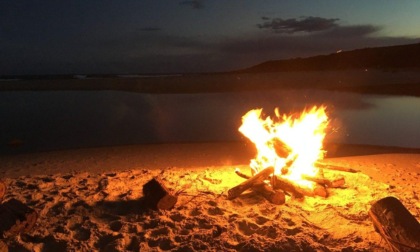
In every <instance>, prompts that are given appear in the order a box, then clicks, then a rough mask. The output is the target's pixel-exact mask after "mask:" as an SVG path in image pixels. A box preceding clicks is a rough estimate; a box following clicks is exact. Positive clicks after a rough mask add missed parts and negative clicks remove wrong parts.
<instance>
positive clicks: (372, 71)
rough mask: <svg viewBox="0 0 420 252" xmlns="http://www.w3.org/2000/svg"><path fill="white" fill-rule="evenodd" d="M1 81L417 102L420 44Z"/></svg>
mask: <svg viewBox="0 0 420 252" xmlns="http://www.w3.org/2000/svg"><path fill="white" fill-rule="evenodd" d="M0 80H1V81H0V91H7V90H9V91H10V90H13V91H17V90H26V91H28V90H31V91H43V90H83V91H86V90H92V91H96V90H123V91H130V92H140V93H160V94H161V93H171V94H173V93H212V92H213V93H215V92H238V91H253V90H267V89H308V88H311V89H323V90H333V91H342V92H356V93H364V94H387V95H409V96H416V97H419V96H420V43H417V44H410V45H398V46H388V47H376V48H365V49H358V50H353V51H345V52H336V53H333V54H330V55H320V56H314V57H309V58H295V59H285V60H273V61H267V62H264V63H261V64H259V65H256V66H253V67H250V68H246V69H242V70H237V71H232V72H222V73H196V74H167V75H149V74H148V75H144V74H138V75H136V74H133V75H115V74H112V75H111V74H83V75H42V76H39V75H37V76H34V75H32V76H29V75H27V76H10V75H9V76H0Z"/></svg>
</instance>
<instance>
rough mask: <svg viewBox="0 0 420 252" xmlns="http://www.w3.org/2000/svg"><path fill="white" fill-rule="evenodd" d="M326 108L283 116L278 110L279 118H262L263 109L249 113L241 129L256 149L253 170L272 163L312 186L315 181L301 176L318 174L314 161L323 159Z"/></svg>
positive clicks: (304, 184)
mask: <svg viewBox="0 0 420 252" xmlns="http://www.w3.org/2000/svg"><path fill="white" fill-rule="evenodd" d="M325 109H326V108H325V107H324V106H321V107H317V106H314V107H313V108H311V109H310V110H305V111H303V112H302V113H301V114H300V116H298V117H296V116H287V115H280V113H279V110H278V109H276V110H275V114H276V121H274V120H272V119H271V118H270V117H266V118H265V119H262V109H254V110H251V111H249V112H248V113H246V114H245V115H244V116H243V117H242V125H241V127H240V128H239V131H240V132H241V133H242V134H243V135H245V136H246V137H247V138H248V139H249V140H251V142H253V143H254V144H255V147H256V148H257V155H256V157H255V158H254V159H252V160H251V163H250V167H251V169H252V170H253V172H254V173H257V172H258V171H260V170H262V169H264V168H266V167H269V166H272V167H274V169H275V174H276V175H281V176H284V177H285V178H287V179H289V180H293V181H294V182H295V183H298V184H300V185H302V186H308V187H312V185H313V183H312V182H310V181H308V180H304V179H302V175H308V176H315V175H316V174H317V173H318V169H317V168H316V167H315V163H316V162H317V161H318V160H321V159H323V158H324V154H325V151H324V150H323V149H322V148H323V140H324V138H325V131H326V128H327V126H328V116H327V115H326V113H325ZM279 149H280V150H279ZM286 168H287V172H284V169H286ZM282 171H283V174H282ZM284 173H285V174H284Z"/></svg>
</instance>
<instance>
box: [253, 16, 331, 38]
mask: <svg viewBox="0 0 420 252" xmlns="http://www.w3.org/2000/svg"><path fill="white" fill-rule="evenodd" d="M262 20H265V22H263V23H262V24H257V27H258V28H260V29H266V30H270V31H272V32H275V33H287V34H293V33H296V32H317V31H324V30H328V29H331V28H333V27H337V26H338V24H337V21H338V20H339V19H338V18H329V19H328V18H322V17H303V18H300V19H296V18H289V19H282V18H274V19H269V18H267V17H262Z"/></svg>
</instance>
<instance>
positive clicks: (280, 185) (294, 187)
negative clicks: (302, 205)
mask: <svg viewBox="0 0 420 252" xmlns="http://www.w3.org/2000/svg"><path fill="white" fill-rule="evenodd" d="M271 184H272V186H273V188H274V189H281V190H283V191H286V192H290V193H292V194H293V195H294V196H295V197H296V198H302V197H303V196H310V197H313V196H321V197H324V198H326V197H327V196H328V192H327V190H326V189H325V187H323V186H321V185H319V184H315V185H314V188H312V189H311V188H307V187H303V186H300V185H298V184H295V183H293V182H291V181H289V180H287V179H285V178H282V177H281V176H273V177H272V179H271Z"/></svg>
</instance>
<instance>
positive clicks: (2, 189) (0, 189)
mask: <svg viewBox="0 0 420 252" xmlns="http://www.w3.org/2000/svg"><path fill="white" fill-rule="evenodd" d="M6 190H7V186H6V184H5V183H4V182H3V181H1V180H0V203H1V201H2V200H3V197H4V195H5V194H6Z"/></svg>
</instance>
